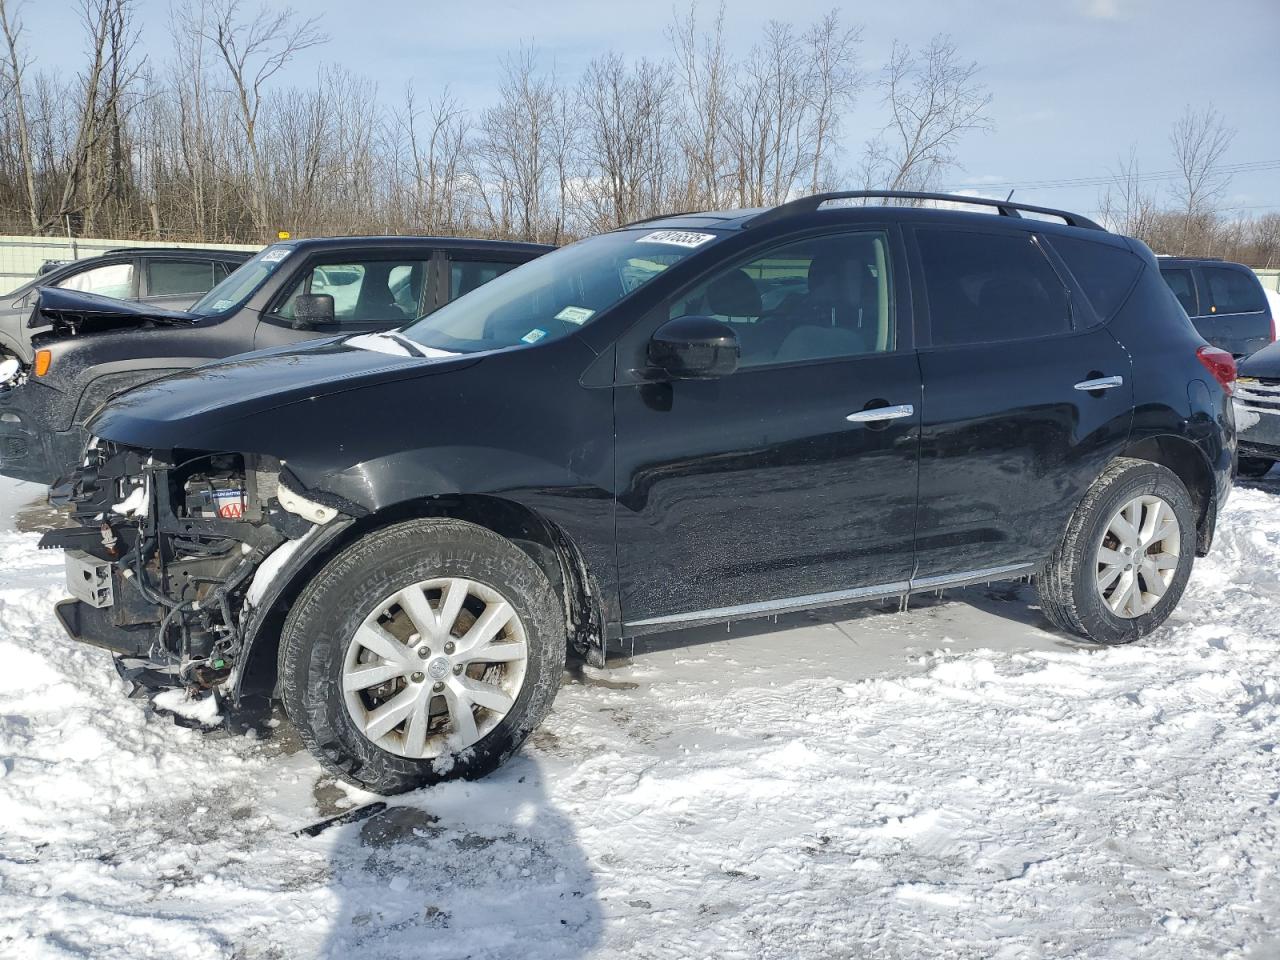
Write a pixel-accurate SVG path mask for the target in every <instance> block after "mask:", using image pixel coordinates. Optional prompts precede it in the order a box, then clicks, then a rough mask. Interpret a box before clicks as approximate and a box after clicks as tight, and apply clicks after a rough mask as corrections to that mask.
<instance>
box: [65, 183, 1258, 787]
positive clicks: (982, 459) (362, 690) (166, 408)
mask: <svg viewBox="0 0 1280 960" xmlns="http://www.w3.org/2000/svg"><path fill="white" fill-rule="evenodd" d="M880 198H885V199H888V200H892V201H895V202H896V201H899V200H902V199H906V200H908V201H918V200H921V199H944V200H951V201H956V202H960V203H965V204H978V205H983V206H989V207H991V208H993V209H994V210H995V211H996V212H997V213H999V214H1001V215H1000V216H995V215H991V214H982V213H977V212H960V211H957V210H943V209H928V208H922V207H914V206H902V205H884V206H870V205H868V206H852V205H848V204H847V203H846V204H845V205H837V204H839V203H841V202H845V201H848V200H850V199H857V200H866V199H871V200H878V199H880ZM833 201H834V203H833ZM881 202H884V201H881ZM1024 214H1032V215H1033V216H1024ZM1048 216H1053V217H1056V218H1057V219H1060V220H1062V221H1064V223H1063V224H1057V223H1050V222H1047V221H1046V220H1045V219H1044V218H1045V217H1048ZM1153 331H1158V335H1153ZM1233 376H1234V362H1233V361H1232V358H1231V356H1230V354H1227V353H1224V352H1223V351H1221V350H1218V349H1216V348H1214V347H1210V346H1207V345H1206V344H1205V343H1204V341H1203V340H1202V339H1201V338H1200V337H1199V335H1198V334H1197V333H1196V332H1195V330H1194V329H1193V328H1192V327H1191V325H1190V324H1189V323H1188V322H1187V318H1186V314H1185V313H1184V312H1183V311H1182V309H1181V308H1180V307H1179V306H1178V303H1177V301H1176V300H1175V299H1174V297H1173V295H1172V294H1171V293H1170V291H1169V288H1168V287H1167V286H1165V284H1164V283H1163V281H1162V280H1161V279H1160V273H1159V269H1158V267H1157V265H1156V261H1155V258H1154V257H1153V256H1152V255H1151V253H1150V251H1148V250H1147V248H1146V247H1144V246H1143V245H1142V244H1141V243H1139V242H1137V241H1134V240H1130V239H1126V238H1124V237H1119V236H1114V235H1112V234H1110V233H1107V232H1106V231H1104V230H1103V229H1102V228H1100V227H1098V226H1097V225H1096V224H1093V223H1092V222H1090V221H1088V220H1086V219H1084V218H1082V217H1078V216H1075V215H1073V214H1070V213H1063V212H1057V211H1047V210H1043V209H1041V208H1034V207H1027V206H1025V205H1021V204H1011V203H999V202H995V201H976V200H971V199H969V198H964V197H941V198H935V197H932V196H931V195H919V194H905V195H904V194H866V193H854V194H831V195H820V196H814V197H809V198H807V199H802V200H797V201H795V202H792V203H787V204H784V205H782V206H779V207H775V208H773V209H769V210H745V211H743V210H738V211H730V212H726V213H704V214H684V215H680V216H674V217H669V218H666V219H662V220H654V221H649V222H643V223H639V224H633V225H630V226H628V227H625V228H622V229H619V230H616V231H614V232H612V233H607V234H604V235H601V236H597V237H593V238H591V239H588V240H583V241H581V242H579V243H576V244H573V245H572V246H569V247H566V248H564V249H562V250H558V251H556V252H555V253H552V254H549V255H548V256H546V257H542V258H540V259H538V260H535V261H533V262H532V263H528V264H526V265H524V266H522V267H520V268H518V269H516V270H513V271H512V272H511V273H509V274H507V275H506V276H504V277H501V278H499V279H498V280H496V281H495V282H493V283H491V284H488V285H487V286H485V287H483V288H481V289H480V290H477V291H476V292H475V293H473V294H470V295H469V296H467V297H465V298H463V299H462V300H459V301H458V302H456V303H452V304H449V305H448V306H446V307H444V308H442V309H440V310H438V311H436V312H435V313H433V314H431V315H430V316H428V317H426V318H424V319H422V320H419V321H418V322H416V323H413V324H410V325H408V326H405V327H402V328H401V329H399V330H398V331H395V332H394V333H393V334H385V335H380V336H359V337H337V338H330V339H328V340H323V341H318V342H315V343H310V344H305V345H302V346H295V347H283V348H279V349H274V350H268V351H259V352H258V353H255V354H251V355H248V356H245V357H241V358H238V359H234V360H229V361H226V362H223V363H218V364H212V365H209V366H206V367H202V368H199V369H196V370H192V371H189V372H186V373H181V374H177V375H174V376H172V377H169V378H168V379H166V380H162V381H160V382H159V383H155V384H152V385H150V386H146V387H142V388H140V389H138V390H134V391H132V392H130V393H128V394H126V395H125V396H123V397H121V398H120V399H118V400H117V401H115V402H114V403H112V404H111V405H110V406H108V407H107V408H106V409H105V410H104V411H103V412H102V413H101V414H99V415H98V416H97V417H96V418H95V419H94V421H93V422H92V424H91V429H92V432H93V433H94V435H95V439H94V441H93V442H92V446H91V449H90V450H89V451H88V454H87V457H86V462H85V465H84V467H83V469H82V470H81V471H80V472H79V474H78V475H77V477H76V479H75V481H74V483H73V484H72V486H71V488H70V489H69V490H68V494H69V498H70V503H71V504H72V506H73V508H74V511H75V514H76V516H77V517H78V518H79V520H80V522H81V524H82V526H80V527H79V528H78V529H76V528H72V529H68V530H64V531H58V532H55V533H51V534H48V535H46V536H45V538H44V540H43V541H42V543H43V544H44V545H45V546H58V547H62V548H64V549H66V551H67V554H66V557H67V560H66V562H67V570H68V582H69V584H70V585H71V589H72V592H73V593H74V594H75V599H71V600H65V601H62V602H61V603H59V604H58V607H57V613H58V616H59V618H60V619H61V622H62V623H63V625H64V626H65V628H66V629H67V631H68V632H69V633H70V634H71V636H72V637H75V638H77V639H80V640H83V641H86V642H89V643H94V644H98V645H100V646H104V647H107V648H109V649H111V650H114V651H116V652H117V654H118V655H119V658H118V663H119V665H120V669H121V670H122V671H123V672H124V673H125V674H126V675H127V676H131V677H135V678H137V679H139V680H146V681H147V682H149V683H160V682H169V683H177V684H183V685H186V686H188V687H190V688H212V689H214V690H215V691H218V693H219V694H221V695H225V696H226V697H228V698H230V699H231V700H233V701H234V700H236V699H237V698H240V697H241V696H242V695H244V694H245V693H246V692H247V691H251V690H262V691H272V690H274V691H275V692H276V693H277V694H278V695H279V696H280V698H281V699H282V700H283V702H284V706H285V708H286V709H287V711H288V714H289V716H290V717H291V718H292V719H293V721H294V722H295V724H296V725H297V727H298V729H299V730H300V731H301V734H302V736H303V737H304V739H305V740H306V742H307V743H308V744H309V745H310V747H311V749H312V750H313V751H314V752H315V753H316V755H317V756H318V757H319V758H320V760H321V762H322V763H323V764H324V765H325V766H326V767H328V768H329V769H330V770H332V771H333V772H335V773H337V774H338V775H340V776H342V777H345V778H347V779H348V780H350V781H352V782H354V783H358V784H361V785H363V786H365V787H368V788H370V789H373V790H377V791H396V790H403V789H407V788H410V787H414V786H416V785H420V784H427V783H432V782H436V781H440V780H446V779H450V778H454V777H474V776H478V775H481V774H483V773H485V772H487V771H489V770H492V769H493V768H494V767H495V766H497V765H498V764H499V763H501V762H502V761H503V760H504V759H505V758H506V757H507V756H508V755H510V754H511V752H512V751H513V750H515V749H516V748H517V747H518V746H519V745H520V743H521V742H522V741H523V740H524V738H525V737H526V736H527V735H528V733H529V732H530V730H532V729H533V728H534V727H535V726H536V725H537V724H538V722H539V721H540V720H541V719H542V718H543V716H544V715H545V714H546V712H547V710H548V709H549V707H550V705H551V701H552V698H553V696H554V695H555V690H556V687H557V686H558V684H559V682H560V677H561V671H562V668H563V666H564V664H565V657H566V653H567V652H568V651H570V650H577V651H579V652H580V653H582V654H584V655H586V656H587V657H588V658H589V659H592V660H593V661H594V662H597V663H599V662H603V659H604V654H605V651H607V650H609V649H611V646H612V645H615V644H617V643H618V642H619V641H621V640H622V639H624V638H626V637H629V636H635V635H637V634H642V633H645V632H650V631H660V630H666V629H670V628H672V627H677V626H681V625H686V624H695V623H703V622H708V621H720V620H734V619H739V618H744V617H752V616H760V615H767V614H774V613H778V612H781V611H788V610H798V609H807V608H813V607H822V606H831V605H838V604H846V603H849V602H852V601H859V600H868V599H873V598H881V597H895V596H906V595H908V594H910V593H913V592H916V591H925V590H937V589H939V588H942V587H948V586H955V585H961V584H967V583H973V582H977V581H989V580H1000V579H1009V578H1018V577H1025V576H1034V577H1035V578H1036V581H1037V583H1038V586H1039V591H1040V598H1041V604H1042V606H1043V609H1044V612H1045V614H1046V615H1047V616H1048V618H1049V619H1050V620H1051V621H1052V622H1053V623H1054V624H1056V625H1057V626H1059V627H1060V628H1062V629H1063V630H1066V631H1069V632H1071V633H1074V634H1078V635H1080V636H1083V637H1086V638H1090V639H1092V640H1094V641H1097V642H1100V643H1124V642H1127V641H1130V640H1134V639H1136V638H1138V637H1140V636H1142V635H1144V634H1146V633H1148V632H1149V631H1151V630H1153V629H1154V628H1155V627H1157V626H1158V625H1159V624H1160V623H1161V622H1162V621H1163V620H1164V619H1165V618H1166V617H1167V616H1168V615H1169V612H1170V610H1171V609H1172V608H1173V606H1174V605H1175V604H1176V603H1177V601H1178V598H1179V596H1180V595H1181V593H1182V591H1183V588H1184V586H1185V585H1186V583H1187V579H1188V577H1189V576H1190V574H1191V566H1192V560H1193V557H1195V556H1196V555H1198V554H1199V555H1202V554H1203V553H1204V552H1205V551H1206V550H1208V548H1209V544H1210V541H1211V539H1212V537H1213V531H1214V522H1215V519H1216V517H1217V515H1218V511H1219V508H1220V507H1221V505H1222V503H1223V500H1224V499H1225V498H1226V496H1227V493H1228V491H1229V489H1230V484H1231V470H1232V462H1233V460H1234V457H1235V440H1234V427H1233V423H1232V411H1231V404H1230V398H1229V393H1230V390H1231V383H1232V379H1233Z"/></svg>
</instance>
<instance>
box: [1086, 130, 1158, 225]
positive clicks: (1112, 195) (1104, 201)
mask: <svg viewBox="0 0 1280 960" xmlns="http://www.w3.org/2000/svg"><path fill="white" fill-rule="evenodd" d="M1110 172H1111V183H1109V184H1107V187H1106V189H1105V191H1104V192H1103V194H1102V196H1101V197H1099V199H1098V208H1099V212H1100V213H1101V215H1102V219H1103V222H1104V223H1107V224H1110V225H1112V226H1114V227H1115V228H1116V229H1117V230H1119V231H1120V232H1121V233H1123V234H1126V235H1128V236H1131V237H1139V238H1141V239H1144V240H1145V239H1147V238H1149V237H1150V236H1151V233H1152V228H1153V226H1154V224H1155V218H1156V213H1157V210H1158V208H1157V205H1156V198H1155V195H1154V193H1152V192H1151V191H1149V190H1147V189H1146V188H1145V187H1144V186H1143V180H1142V172H1141V169H1140V167H1139V164H1138V151H1137V148H1136V147H1130V148H1129V154H1128V156H1127V157H1121V158H1120V159H1119V160H1118V161H1117V162H1116V166H1115V168H1114V169H1113V170H1112V171H1110Z"/></svg>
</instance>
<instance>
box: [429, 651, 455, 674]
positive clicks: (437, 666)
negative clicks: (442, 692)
mask: <svg viewBox="0 0 1280 960" xmlns="http://www.w3.org/2000/svg"><path fill="white" fill-rule="evenodd" d="M452 670H453V666H452V665H451V664H450V663H449V658H448V657H436V658H435V659H434V660H432V661H431V662H430V663H428V664H427V676H428V677H430V678H431V679H432V680H443V679H444V678H445V677H447V676H448V675H449V673H450V672H451V671H452Z"/></svg>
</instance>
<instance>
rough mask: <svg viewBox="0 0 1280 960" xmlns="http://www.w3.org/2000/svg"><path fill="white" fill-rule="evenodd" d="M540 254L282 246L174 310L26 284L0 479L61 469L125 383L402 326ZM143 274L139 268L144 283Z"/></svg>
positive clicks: (401, 240) (52, 476)
mask: <svg viewBox="0 0 1280 960" xmlns="http://www.w3.org/2000/svg"><path fill="white" fill-rule="evenodd" d="M551 249H554V248H553V247H549V246H546V245H543V244H533V243H505V242H498V241H490V240H466V239H459V238H454V237H444V238H442V237H330V238H318V239H308V240H292V241H287V242H284V243H276V244H273V245H271V246H270V247H267V248H266V249H265V250H262V251H261V252H259V253H258V254H257V255H256V256H254V257H253V258H252V259H251V260H249V261H248V262H247V263H245V264H244V265H243V266H242V267H241V268H240V269H238V270H236V271H235V272H234V273H232V274H231V275H230V276H225V279H223V280H222V282H220V283H219V284H217V286H215V287H213V289H212V290H208V292H207V293H206V294H205V295H204V296H203V297H201V298H200V299H199V300H198V301H197V302H196V303H195V304H194V305H192V306H190V307H189V308H188V309H186V310H181V311H179V310H173V309H164V308H163V307H162V306H160V305H158V304H156V303H154V302H151V301H150V300H144V302H141V303H127V302H124V301H122V300H119V299H113V298H109V297H104V296H99V295H96V294H93V293H85V292H78V291H75V290H66V289H61V288H57V287H41V288H39V289H35V290H32V291H30V292H29V293H28V294H27V295H26V300H24V302H26V301H27V300H29V301H31V302H30V303H27V305H26V307H25V308H24V309H23V310H21V311H15V312H14V313H13V315H12V316H11V317H9V318H7V319H6V318H4V317H3V316H0V474H4V475H7V476H10V477H16V478H18V479H19V480H36V481H39V482H41V483H54V482H55V481H56V480H57V479H58V478H60V477H65V476H66V475H67V474H68V473H70V472H71V470H73V469H75V467H76V466H77V465H78V463H79V462H80V454H81V452H82V451H83V450H84V445H85V440H86V434H85V430H84V423H85V420H87V419H88V418H89V416H91V415H92V414H93V412H94V411H95V410H97V409H98V408H99V407H101V406H102V404H103V403H105V402H106V401H107V400H109V399H110V398H111V397H113V396H116V395H117V394H119V393H122V392H124V391H125V390H128V389H129V388H131V387H135V386H137V385H139V384H141V383H146V382H147V381H149V380H155V379H157V378H158V377H162V376H164V375H165V374H169V373H173V372H174V371H175V370H181V369H184V368H187V367H193V366H197V365H199V364H202V363H207V362H208V361H210V360H214V359H218V358H221V357H228V356H231V355H232V354H236V353H243V352H244V351H246V350H253V349H255V348H259V347H265V346H275V345H278V344H285V343H293V342H296V341H299V340H310V339H314V338H316V337H319V336H323V335H326V334H334V333H358V332H364V333H375V332H377V331H381V330H387V329H390V328H393V327H398V326H402V325H404V324H405V323H407V322H409V321H410V320H413V319H414V318H416V317H418V316H421V315H422V314H424V313H429V312H431V311H432V310H434V309H435V308H437V307H439V306H442V305H443V304H445V303H446V302H448V301H449V300H452V299H454V298H456V297H459V296H461V295H462V294H464V293H466V292H467V291H468V290H472V289H474V288H475V287H478V286H480V284H482V283H484V282H485V281H487V280H491V279H493V278H494V277H496V276H498V275H499V274H502V273H505V272H506V271H507V270H510V269H511V268H512V267H515V266H517V265H519V264H521V263H524V262H525V261H527V260H531V259H533V258H534V257H537V256H541V255H542V254H544V253H546V252H547V251H548V250H551ZM244 256H245V257H247V256H248V254H245V255H244ZM150 269H151V268H150V266H148V267H147V268H146V270H140V271H139V272H140V273H141V275H143V276H147V277H149V278H151V279H149V280H148V282H149V283H151V284H154V283H155V279H154V275H153V274H151V273H148V272H147V271H149V270H150ZM40 282H41V283H42V284H43V283H45V282H46V281H45V278H41V279H40ZM150 289H151V290H154V289H155V287H154V286H152V287H151V288H150ZM206 289H207V287H206ZM188 302H189V301H188Z"/></svg>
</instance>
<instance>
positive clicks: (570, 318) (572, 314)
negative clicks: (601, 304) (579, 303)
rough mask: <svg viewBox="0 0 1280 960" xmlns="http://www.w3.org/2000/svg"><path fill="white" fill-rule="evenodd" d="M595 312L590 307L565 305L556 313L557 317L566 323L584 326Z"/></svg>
mask: <svg viewBox="0 0 1280 960" xmlns="http://www.w3.org/2000/svg"><path fill="white" fill-rule="evenodd" d="M593 313H595V311H594V310H592V309H590V308H588V307H565V308H564V309H563V310H561V311H560V312H559V313H557V314H556V317H555V318H556V319H557V320H563V321H564V322H565V323H576V324H577V325H578V326H582V325H583V324H584V323H586V322H587V321H588V320H590V319H591V315H592V314H593Z"/></svg>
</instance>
